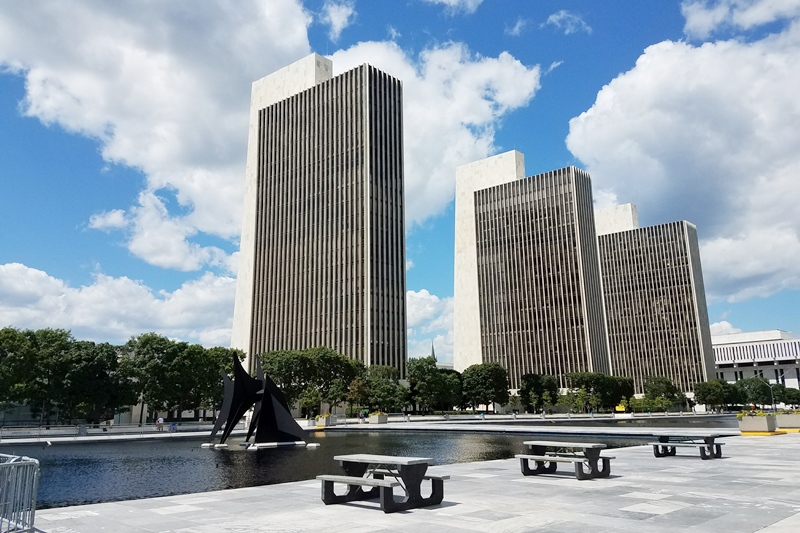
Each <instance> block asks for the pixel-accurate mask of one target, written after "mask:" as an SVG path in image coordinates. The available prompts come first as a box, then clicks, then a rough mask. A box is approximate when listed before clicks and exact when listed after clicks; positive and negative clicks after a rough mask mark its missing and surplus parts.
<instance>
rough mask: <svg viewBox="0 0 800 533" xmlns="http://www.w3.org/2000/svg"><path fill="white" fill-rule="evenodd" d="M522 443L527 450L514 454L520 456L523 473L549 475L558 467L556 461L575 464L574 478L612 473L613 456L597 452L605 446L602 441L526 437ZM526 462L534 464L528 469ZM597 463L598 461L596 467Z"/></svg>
mask: <svg viewBox="0 0 800 533" xmlns="http://www.w3.org/2000/svg"><path fill="white" fill-rule="evenodd" d="M523 444H524V445H526V446H527V447H528V449H529V451H530V453H528V454H518V455H516V456H515V457H517V458H518V459H519V463H520V470H522V475H524V476H536V475H539V474H552V473H554V472H555V471H556V469H557V468H558V463H572V464H574V465H575V477H576V478H578V479H592V478H599V477H608V476H609V475H610V474H611V459H614V458H613V457H610V456H602V457H601V456H600V451H601V450H603V449H604V448H605V447H606V445H605V444H602V443H599V442H567V441H552V440H528V441H525V442H523ZM529 461H535V463H536V467H535V468H531V466H530V462H529ZM598 462H600V464H601V466H599V467H598ZM584 467H585V468H586V469H588V471H586V470H585V469H584Z"/></svg>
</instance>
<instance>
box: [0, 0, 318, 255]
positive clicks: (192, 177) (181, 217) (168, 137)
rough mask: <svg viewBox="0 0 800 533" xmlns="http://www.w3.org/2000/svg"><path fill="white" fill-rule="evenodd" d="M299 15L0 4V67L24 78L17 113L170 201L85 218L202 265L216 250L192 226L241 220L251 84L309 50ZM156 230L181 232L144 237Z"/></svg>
mask: <svg viewBox="0 0 800 533" xmlns="http://www.w3.org/2000/svg"><path fill="white" fill-rule="evenodd" d="M310 22H311V21H310V18H309V17H308V15H307V14H306V13H305V12H304V10H303V8H302V5H300V3H299V2H298V1H296V0H271V1H269V2H261V1H257V0H249V1H242V2H236V3H235V4H233V3H228V2H204V3H202V4H197V5H195V4H190V3H186V2H148V3H144V4H138V3H137V4H133V3H127V2H101V3H97V2H92V1H88V0H85V1H80V0H76V1H73V2H70V3H69V4H64V3H62V2H57V1H41V2H36V3H35V4H30V5H26V6H25V8H24V9H21V8H17V7H16V6H14V5H12V4H6V3H4V4H2V5H0V68H3V69H7V70H10V71H12V72H14V73H16V74H18V75H20V76H23V77H24V78H25V87H26V96H25V100H24V102H23V103H22V110H23V112H24V113H25V114H26V115H28V116H32V117H35V118H38V119H39V120H41V121H42V122H43V123H45V124H56V125H58V126H60V127H62V128H64V129H65V130H67V131H70V132H75V133H79V134H81V135H84V136H87V137H91V138H94V139H97V141H98V142H99V144H100V148H101V152H102V155H103V157H104V158H105V159H106V160H107V161H109V162H111V163H117V164H123V165H127V166H130V167H134V168H137V169H140V170H141V171H142V172H143V173H144V174H145V176H146V185H145V189H144V190H143V191H142V194H140V195H139V199H140V200H145V201H146V202H149V201H150V199H151V197H153V196H154V195H156V194H157V193H158V194H161V192H160V191H163V190H168V191H171V193H172V194H174V195H175V198H176V200H177V205H176V206H174V207H170V209H169V210H167V211H161V212H160V214H159V216H158V217H152V216H148V215H151V214H152V208H153V204H152V202H150V203H145V204H138V205H134V206H132V207H131V208H130V209H128V210H127V212H126V213H121V212H119V211H111V212H105V213H98V214H96V215H94V216H93V217H92V218H91V219H90V220H89V224H88V225H89V227H91V228H96V229H103V230H109V229H113V228H124V227H125V228H127V227H129V228H132V230H131V231H130V232H129V233H128V237H129V246H130V248H131V250H132V251H133V252H134V253H135V254H137V255H138V256H139V257H141V258H142V259H144V260H145V261H148V262H150V263H152V264H155V265H159V266H166V267H170V268H180V269H187V268H200V267H202V266H204V265H208V263H207V261H211V264H212V265H213V264H214V263H215V262H219V260H218V259H219V258H218V254H219V249H209V250H205V247H204V246H202V245H200V244H198V243H197V242H196V239H197V237H199V236H200V235H201V234H208V235H211V236H216V237H221V238H223V239H229V240H235V239H236V238H237V237H238V235H239V231H240V229H241V226H240V224H241V223H240V213H241V198H242V194H243V190H244V187H243V186H244V160H245V144H246V136H247V121H248V107H249V100H250V98H249V95H250V85H251V83H252V81H253V80H255V79H258V78H260V77H262V76H264V75H265V74H267V73H269V72H272V71H274V70H277V69H278V68H280V67H282V66H284V65H286V64H288V63H290V62H292V61H294V60H296V59H298V58H300V57H302V56H304V55H306V54H307V53H309V51H310V49H309V44H308V38H307V31H306V30H307V26H308V24H310ZM65 43H68V45H65ZM176 210H178V211H180V212H179V213H176V212H175V211H176ZM171 219H175V220H174V221H172V220H171ZM149 221H154V222H156V225H155V226H150V225H148V222H149ZM170 222H174V223H170ZM156 230H158V231H174V234H173V235H171V236H161V237H163V238H164V239H166V240H169V241H170V242H175V241H176V240H185V242H184V243H183V244H182V245H180V246H177V247H175V248H172V249H166V248H157V247H155V246H150V247H148V246H143V245H142V241H143V240H144V239H145V235H148V236H152V235H153V234H154V233H155V231H156ZM190 239H191V240H193V241H195V242H190ZM187 250H191V253H189V254H188V255H191V256H192V259H191V260H187V259H186V256H187ZM173 252H174V254H175V256H174V257H168V256H169V255H170V254H171V253H173Z"/></svg>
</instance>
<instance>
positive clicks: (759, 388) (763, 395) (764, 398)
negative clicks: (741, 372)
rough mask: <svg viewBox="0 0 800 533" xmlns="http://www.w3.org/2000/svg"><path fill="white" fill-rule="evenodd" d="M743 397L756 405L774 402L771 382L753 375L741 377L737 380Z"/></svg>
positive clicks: (737, 385) (737, 386)
mask: <svg viewBox="0 0 800 533" xmlns="http://www.w3.org/2000/svg"><path fill="white" fill-rule="evenodd" d="M736 388H738V389H739V392H740V394H741V397H742V399H743V400H744V401H745V402H747V403H750V404H754V405H767V404H770V405H771V404H772V395H771V394H770V388H769V384H768V383H767V382H766V381H764V380H763V379H762V378H758V377H752V378H745V379H740V380H739V381H737V382H736Z"/></svg>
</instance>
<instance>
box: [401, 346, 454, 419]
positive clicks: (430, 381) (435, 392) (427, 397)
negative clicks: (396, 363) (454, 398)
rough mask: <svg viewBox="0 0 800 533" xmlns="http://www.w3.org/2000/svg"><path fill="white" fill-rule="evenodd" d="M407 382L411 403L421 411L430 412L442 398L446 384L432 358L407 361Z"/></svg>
mask: <svg viewBox="0 0 800 533" xmlns="http://www.w3.org/2000/svg"><path fill="white" fill-rule="evenodd" d="M408 382H409V385H410V386H411V388H410V392H411V401H412V402H413V403H414V405H415V406H418V407H419V408H420V410H422V411H429V410H432V409H433V408H434V407H435V406H436V405H437V404H438V403H439V402H440V400H441V399H442V397H443V393H444V391H443V389H444V386H445V383H446V382H445V378H444V374H442V373H441V372H439V369H438V368H436V359H435V358H434V357H433V356H428V357H419V358H417V359H409V361H408Z"/></svg>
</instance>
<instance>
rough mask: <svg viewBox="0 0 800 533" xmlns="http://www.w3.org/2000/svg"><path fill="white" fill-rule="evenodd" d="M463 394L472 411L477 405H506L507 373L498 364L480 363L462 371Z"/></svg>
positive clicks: (507, 395)
mask: <svg viewBox="0 0 800 533" xmlns="http://www.w3.org/2000/svg"><path fill="white" fill-rule="evenodd" d="M463 377H464V382H463V394H464V397H465V398H466V399H467V401H468V403H469V405H471V406H472V408H473V409H474V408H475V407H477V406H478V405H487V406H488V405H489V404H491V403H499V404H500V405H506V404H507V403H508V398H509V392H508V372H506V369H505V368H503V367H502V366H500V365H499V364H498V363H480V364H477V365H472V366H470V367H468V368H467V369H466V370H464V374H463Z"/></svg>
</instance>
